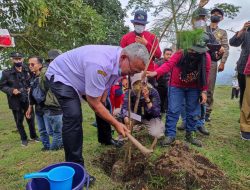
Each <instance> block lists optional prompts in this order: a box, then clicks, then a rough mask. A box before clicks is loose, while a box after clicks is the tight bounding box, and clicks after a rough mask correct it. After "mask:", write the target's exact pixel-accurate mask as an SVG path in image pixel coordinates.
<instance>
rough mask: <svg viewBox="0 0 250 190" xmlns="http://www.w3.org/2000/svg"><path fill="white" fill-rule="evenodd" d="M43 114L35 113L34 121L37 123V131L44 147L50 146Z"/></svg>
mask: <svg viewBox="0 0 250 190" xmlns="http://www.w3.org/2000/svg"><path fill="white" fill-rule="evenodd" d="M45 120H46V119H45V118H44V115H38V114H36V121H37V125H38V131H39V134H40V140H41V141H42V144H43V146H44V148H45V149H49V148H50V143H49V134H48V133H47V130H46V122H45Z"/></svg>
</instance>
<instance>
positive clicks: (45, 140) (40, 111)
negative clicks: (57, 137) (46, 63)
mask: <svg viewBox="0 0 250 190" xmlns="http://www.w3.org/2000/svg"><path fill="white" fill-rule="evenodd" d="M28 63H29V68H30V71H31V72H32V73H33V74H34V76H33V77H32V80H31V88H30V93H29V99H30V102H29V108H28V109H27V111H26V112H25V115H26V117H27V118H30V117H31V113H32V111H33V106H35V114H36V121H37V125H38V131H39V134H40V139H41V142H42V144H43V148H42V151H47V150H49V149H50V141H49V134H48V132H47V130H46V129H47V128H48V127H46V125H47V124H48V123H47V120H46V118H45V117H44V106H45V105H44V101H41V99H40V98H41V97H40V96H39V97H37V96H36V95H37V94H34V93H33V92H34V91H35V88H39V75H40V72H41V70H42V67H43V65H42V64H43V59H42V58H40V57H37V56H31V57H29V60H28ZM39 95H41V94H39ZM38 98H39V101H37V100H38Z"/></svg>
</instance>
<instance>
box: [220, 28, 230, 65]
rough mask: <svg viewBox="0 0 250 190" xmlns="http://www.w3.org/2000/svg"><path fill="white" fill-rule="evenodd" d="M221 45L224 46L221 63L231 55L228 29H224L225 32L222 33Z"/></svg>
mask: <svg viewBox="0 0 250 190" xmlns="http://www.w3.org/2000/svg"><path fill="white" fill-rule="evenodd" d="M221 46H222V47H223V48H224V53H223V56H222V59H221V64H225V63H226V61H227V58H228V56H229V45H228V37H227V32H226V31H224V34H223V35H222V40H221ZM223 70H224V68H223Z"/></svg>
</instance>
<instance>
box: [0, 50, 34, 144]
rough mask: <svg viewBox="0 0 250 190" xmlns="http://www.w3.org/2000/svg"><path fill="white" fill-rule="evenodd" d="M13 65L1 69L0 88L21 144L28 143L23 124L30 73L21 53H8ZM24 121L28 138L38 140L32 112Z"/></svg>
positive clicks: (27, 103)
mask: <svg viewBox="0 0 250 190" xmlns="http://www.w3.org/2000/svg"><path fill="white" fill-rule="evenodd" d="M10 58H11V61H12V63H13V66H12V67H11V68H10V69H6V70H4V71H3V74H2V78H1V80H0V90H1V91H3V92H4V93H5V94H6V95H7V98H8V104H9V108H10V109H11V110H12V113H13V116H14V119H15V122H16V126H17V129H18V132H19V134H20V136H21V141H22V146H27V145H28V139H27V135H26V132H25V130H24V126H23V119H24V114H25V112H26V111H27V109H28V106H29V99H28V91H29V87H30V73H29V71H28V68H26V67H25V66H24V64H23V61H24V58H23V55H22V54H21V53H18V52H12V53H11V54H10ZM26 121H27V123H28V126H29V131H30V138H31V139H32V140H35V141H38V137H37V135H36V131H35V122H34V113H32V114H31V117H30V118H29V119H28V118H26Z"/></svg>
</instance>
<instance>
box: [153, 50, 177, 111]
mask: <svg viewBox="0 0 250 190" xmlns="http://www.w3.org/2000/svg"><path fill="white" fill-rule="evenodd" d="M172 53H173V51H172V49H171V48H165V49H164V50H163V58H162V59H160V60H159V61H157V62H156V64H157V67H160V66H161V65H162V64H163V63H165V62H166V61H168V60H169V59H170V57H171V56H172ZM169 77H170V73H166V74H164V75H163V76H161V77H159V78H157V87H156V89H157V91H158V93H159V95H160V98H161V113H166V110H167V108H168V98H167V97H168V81H169Z"/></svg>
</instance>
